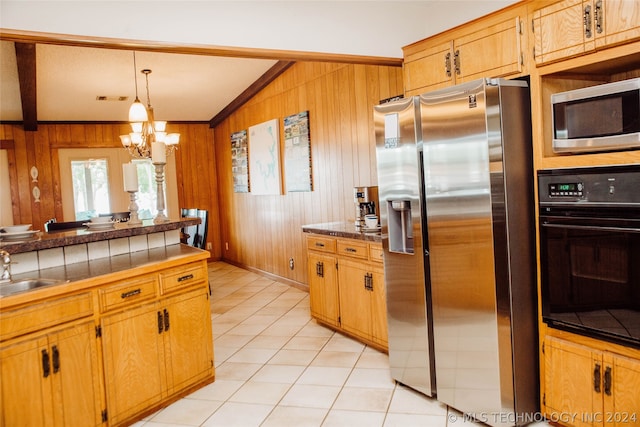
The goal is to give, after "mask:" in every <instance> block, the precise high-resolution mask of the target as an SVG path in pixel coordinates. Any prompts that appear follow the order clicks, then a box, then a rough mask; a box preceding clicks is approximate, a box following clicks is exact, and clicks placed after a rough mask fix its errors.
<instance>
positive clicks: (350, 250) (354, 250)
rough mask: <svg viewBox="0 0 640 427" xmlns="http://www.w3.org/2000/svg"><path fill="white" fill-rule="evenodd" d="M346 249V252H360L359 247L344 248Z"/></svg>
mask: <svg viewBox="0 0 640 427" xmlns="http://www.w3.org/2000/svg"><path fill="white" fill-rule="evenodd" d="M344 251H345V252H351V253H356V252H358V250H357V249H353V248H344Z"/></svg>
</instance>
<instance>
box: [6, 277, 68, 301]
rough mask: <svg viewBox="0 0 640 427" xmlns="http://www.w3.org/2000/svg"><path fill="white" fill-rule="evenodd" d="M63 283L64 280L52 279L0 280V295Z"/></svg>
mask: <svg viewBox="0 0 640 427" xmlns="http://www.w3.org/2000/svg"><path fill="white" fill-rule="evenodd" d="M61 283H65V281H64V280H54V279H20V280H11V281H8V282H0V297H4V296H8V295H13V294H17V293H20V292H26V291H30V290H32V289H37V288H42V287H45V286H53V285H58V284H61Z"/></svg>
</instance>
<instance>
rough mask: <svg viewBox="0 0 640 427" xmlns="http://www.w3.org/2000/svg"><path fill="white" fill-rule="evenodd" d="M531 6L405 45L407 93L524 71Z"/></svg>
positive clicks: (479, 20)
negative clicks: (528, 13)
mask: <svg viewBox="0 0 640 427" xmlns="http://www.w3.org/2000/svg"><path fill="white" fill-rule="evenodd" d="M525 17H526V9H525V7H524V6H522V5H520V6H517V7H511V8H507V9H504V10H502V11H499V12H496V13H495V14H491V15H488V16H487V17H484V18H480V19H478V20H476V21H473V22H471V23H469V24H466V25H463V26H461V27H458V28H455V29H453V30H450V31H447V32H445V33H442V34H439V35H437V36H434V37H431V38H428V39H425V40H421V41H419V42H416V43H414V44H411V45H409V46H406V47H404V48H403V54H404V83H405V95H406V96H412V95H418V94H421V93H425V92H428V91H431V90H435V89H440V88H443V87H447V86H452V85H454V84H457V83H462V82H466V81H469V80H474V79H478V78H482V77H490V78H494V77H506V76H514V75H518V74H523V73H524V72H525V71H526V70H525V67H524V57H525V55H524V51H525V48H526V34H525V31H524V28H523V25H524V23H525Z"/></svg>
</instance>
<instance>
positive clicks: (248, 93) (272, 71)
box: [209, 61, 295, 128]
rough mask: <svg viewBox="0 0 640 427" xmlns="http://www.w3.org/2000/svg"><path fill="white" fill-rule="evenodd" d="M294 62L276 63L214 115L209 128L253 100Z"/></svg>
mask: <svg viewBox="0 0 640 427" xmlns="http://www.w3.org/2000/svg"><path fill="white" fill-rule="evenodd" d="M294 63H295V62H294V61H278V62H276V64H275V65H274V66H273V67H271V68H269V69H268V70H267V72H266V73H264V74H263V75H262V76H260V78H258V80H256V81H255V82H253V83H252V84H251V86H249V87H248V88H247V89H245V91H244V92H242V93H241V94H240V95H238V97H237V98H236V99H234V100H233V101H231V102H230V103H229V105H227V106H226V107H224V108H223V109H222V111H220V112H219V113H218V114H216V115H215V117H214V118H212V119H211V121H209V127H210V128H214V127H216V126H218V125H219V124H220V123H222V122H223V121H224V119H226V118H227V117H229V116H230V115H231V114H233V112H234V111H236V110H237V109H238V108H240V107H241V106H242V105H244V104H245V103H246V102H247V101H249V100H250V99H251V98H253V96H254V95H256V94H257V93H258V92H260V91H261V90H262V89H264V88H265V87H267V85H268V84H269V83H271V82H272V81H274V80H275V79H276V77H278V76H279V75H280V74H282V73H284V72H285V71H286V70H287V69H288V68H289V67H291V66H292V65H293V64H294Z"/></svg>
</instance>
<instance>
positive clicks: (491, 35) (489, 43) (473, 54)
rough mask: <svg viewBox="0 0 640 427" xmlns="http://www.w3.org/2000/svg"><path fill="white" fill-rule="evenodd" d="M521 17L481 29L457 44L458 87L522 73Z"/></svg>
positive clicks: (455, 41)
mask: <svg viewBox="0 0 640 427" xmlns="http://www.w3.org/2000/svg"><path fill="white" fill-rule="evenodd" d="M521 32H522V22H521V20H520V17H519V16H516V17H512V18H509V19H505V20H504V21H502V22H500V23H497V24H495V25H492V26H490V27H485V28H481V29H479V30H478V31H474V32H472V33H471V34H469V35H466V36H463V37H459V38H457V39H455V40H454V42H453V45H454V46H453V51H454V70H455V72H456V75H455V78H456V83H463V82H466V81H470V80H475V79H478V78H482V77H504V76H508V75H511V74H517V73H520V72H522V61H523V59H522V48H521V43H522V34H521Z"/></svg>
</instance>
